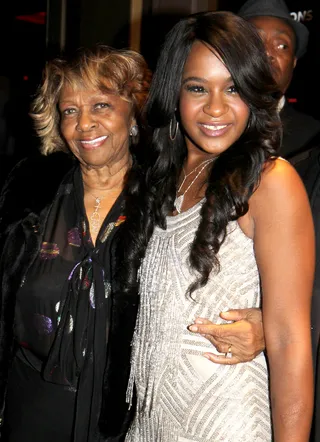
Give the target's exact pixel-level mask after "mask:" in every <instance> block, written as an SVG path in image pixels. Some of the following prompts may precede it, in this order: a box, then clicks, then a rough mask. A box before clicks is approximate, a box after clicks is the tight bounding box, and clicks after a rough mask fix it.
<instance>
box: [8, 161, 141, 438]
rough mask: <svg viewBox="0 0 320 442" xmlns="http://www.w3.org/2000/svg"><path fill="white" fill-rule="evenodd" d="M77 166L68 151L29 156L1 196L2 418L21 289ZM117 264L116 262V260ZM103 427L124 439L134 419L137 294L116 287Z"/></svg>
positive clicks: (11, 176) (106, 375)
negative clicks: (131, 382) (130, 394)
mask: <svg viewBox="0 0 320 442" xmlns="http://www.w3.org/2000/svg"><path fill="white" fill-rule="evenodd" d="M73 166H74V163H73V160H71V159H70V158H69V157H68V156H67V155H66V154H64V153H56V154H52V155H50V156H48V157H44V156H40V155H38V156H36V157H35V158H32V159H27V160H23V161H22V162H21V163H19V164H18V165H17V166H16V167H15V168H14V170H13V171H12V173H11V174H10V176H9V178H8V180H7V182H6V184H5V186H4V189H3V191H2V194H1V197H0V290H1V305H0V418H1V419H2V421H3V414H4V408H5V393H6V386H7V377H8V371H9V370H10V361H11V359H12V351H13V319H14V309H15V296H16V292H17V290H18V288H19V286H20V284H21V283H22V281H23V278H24V277H25V275H26V273H27V271H28V269H29V267H30V265H31V264H32V262H33V260H34V259H35V257H36V256H37V254H38V252H39V250H40V245H41V242H42V235H43V231H44V227H45V224H46V219H47V216H48V214H49V210H50V207H51V204H52V202H53V200H54V197H55V195H56V192H57V190H58V188H59V185H60V183H61V181H62V179H63V178H64V176H65V174H66V173H67V172H68V171H69V170H70V169H71V168H72V167H73ZM114 265H116V263H114ZM112 299H113V300H112V302H113V304H112V312H111V318H110V322H111V327H110V335H109V341H108V358H107V366H106V372H105V380H104V392H103V406H102V409H103V411H102V413H101V419H100V421H101V429H102V431H103V434H104V435H105V439H103V440H105V441H108V442H109V441H110V442H111V441H114V442H116V441H122V440H123V438H124V435H125V433H126V430H127V424H128V422H129V420H130V413H129V412H128V407H127V404H126V401H125V393H126V386H127V381H128V375H129V367H130V344H131V340H132V335H133V329H134V325H135V319H136V313H137V299H138V297H137V295H130V296H128V295H123V294H122V293H120V292H119V291H116V290H114V291H113V298H112Z"/></svg>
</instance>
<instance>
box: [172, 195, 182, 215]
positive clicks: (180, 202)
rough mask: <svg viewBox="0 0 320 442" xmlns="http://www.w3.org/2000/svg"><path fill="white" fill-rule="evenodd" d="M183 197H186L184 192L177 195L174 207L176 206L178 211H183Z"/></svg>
mask: <svg viewBox="0 0 320 442" xmlns="http://www.w3.org/2000/svg"><path fill="white" fill-rule="evenodd" d="M183 199H184V194H182V195H179V196H177V197H176V199H175V200H174V207H175V208H176V211H177V212H178V213H181V208H182V204H183Z"/></svg>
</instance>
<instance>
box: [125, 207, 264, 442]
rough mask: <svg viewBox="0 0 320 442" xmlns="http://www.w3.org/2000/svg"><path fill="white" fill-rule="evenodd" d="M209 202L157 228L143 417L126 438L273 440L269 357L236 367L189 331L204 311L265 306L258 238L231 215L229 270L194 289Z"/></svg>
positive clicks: (143, 302) (151, 257)
mask: <svg viewBox="0 0 320 442" xmlns="http://www.w3.org/2000/svg"><path fill="white" fill-rule="evenodd" d="M200 207H201V203H198V204H197V205H196V206H194V207H192V208H191V209H189V210H188V211H186V212H183V213H181V214H179V215H177V216H175V217H168V218H167V223H168V224H167V230H162V229H160V228H156V229H155V232H154V234H153V236H152V238H151V241H150V243H149V246H148V249H147V253H146V257H145V259H144V261H143V264H142V267H141V270H140V275H141V281H140V283H141V287H140V297H141V299H140V309H139V315H138V320H137V325H136V330H135V335H134V340H133V354H132V371H131V380H130V383H129V387H128V400H130V396H131V394H132V388H133V383H135V386H136V389H137V409H136V415H135V419H134V421H133V423H132V425H131V428H130V430H129V432H128V434H127V436H126V442H218V441H221V442H270V441H271V440H272V431H271V418H270V404H269V394H268V371H267V365H266V360H265V356H264V355H263V354H261V355H259V356H258V357H257V358H256V359H255V360H254V361H252V362H248V363H240V364H237V365H233V366H223V365H218V364H214V363H212V362H210V361H208V360H207V359H206V358H204V357H203V356H202V354H203V353H204V352H205V351H210V352H212V351H214V350H213V347H212V345H211V344H210V343H209V341H207V340H206V339H205V338H204V337H202V336H199V335H195V334H193V333H191V332H189V331H188V329H187V327H188V325H190V324H192V323H193V322H194V319H195V318H196V317H198V316H201V317H205V318H208V319H210V320H211V321H213V322H215V323H222V322H224V321H223V320H221V319H220V318H219V312H221V311H225V310H228V309H233V308H237V309H238V308H249V307H259V306H260V303H261V296H260V286H259V274H258V269H257V265H256V260H255V255H254V250H253V242H252V240H251V239H250V238H248V237H247V236H246V235H245V234H244V233H243V232H242V230H241V229H240V227H239V225H238V223H237V222H230V223H229V225H228V229H227V231H228V235H227V237H226V240H225V242H224V243H223V245H222V247H221V249H220V252H219V261H220V265H221V270H220V272H219V273H214V272H212V274H211V276H210V279H209V282H208V284H207V285H206V286H205V287H204V288H202V289H200V290H198V291H196V292H194V293H193V295H192V298H193V299H191V298H190V297H189V296H186V291H187V288H188V286H189V284H190V283H191V282H192V281H193V280H194V278H195V275H194V273H193V272H192V270H191V269H190V266H189V264H188V262H189V261H188V257H189V251H190V244H191V242H192V240H193V238H194V234H195V232H196V230H197V227H198V224H199V221H200V214H199V211H200Z"/></svg>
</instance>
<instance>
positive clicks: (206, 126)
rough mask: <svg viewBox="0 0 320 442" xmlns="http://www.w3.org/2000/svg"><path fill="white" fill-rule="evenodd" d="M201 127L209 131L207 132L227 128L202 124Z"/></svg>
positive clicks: (224, 125)
mask: <svg viewBox="0 0 320 442" xmlns="http://www.w3.org/2000/svg"><path fill="white" fill-rule="evenodd" d="M202 126H203V127H205V128H206V129H209V130H221V129H224V128H225V127H227V124H222V125H219V126H218V125H217V124H215V125H209V124H202Z"/></svg>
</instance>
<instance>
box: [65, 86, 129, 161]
mask: <svg viewBox="0 0 320 442" xmlns="http://www.w3.org/2000/svg"><path fill="white" fill-rule="evenodd" d="M59 110H60V115H61V121H60V129H61V133H62V136H63V137H64V139H65V141H66V142H67V144H68V146H69V149H70V150H71V152H72V153H73V154H74V156H75V157H76V158H77V159H78V160H79V161H80V163H81V164H82V165H85V166H89V167H92V168H100V167H104V166H107V167H112V165H114V164H115V163H117V162H118V161H120V160H122V159H124V157H126V156H129V155H130V154H129V137H130V129H131V127H132V126H133V125H134V124H135V120H134V117H133V111H132V105H131V103H129V102H127V101H125V100H124V99H123V98H121V97H120V96H119V95H116V94H105V93H102V92H101V91H97V90H88V89H76V90H75V89H73V88H72V87H71V86H65V87H64V88H63V89H62V91H61V95H60V100H59Z"/></svg>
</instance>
